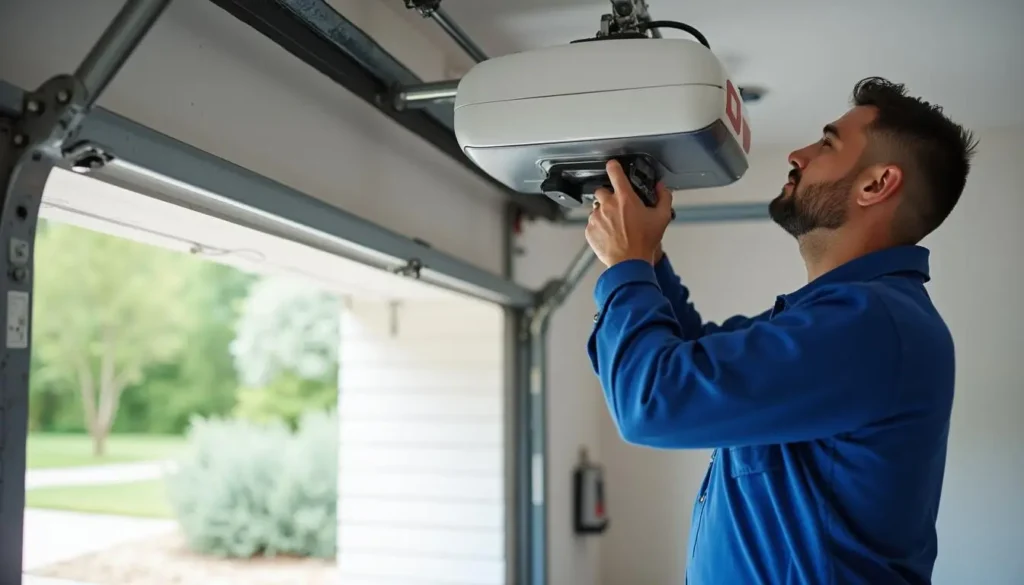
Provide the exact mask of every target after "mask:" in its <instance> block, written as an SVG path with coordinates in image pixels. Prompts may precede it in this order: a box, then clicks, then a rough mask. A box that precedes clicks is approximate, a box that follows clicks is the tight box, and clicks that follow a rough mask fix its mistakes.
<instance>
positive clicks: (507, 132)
mask: <svg viewBox="0 0 1024 585" xmlns="http://www.w3.org/2000/svg"><path fill="white" fill-rule="evenodd" d="M454 113H455V118H454V121H455V134H456V137H457V139H458V142H459V144H460V146H461V147H462V149H463V151H464V152H465V153H466V155H467V156H468V157H469V158H470V159H471V160H473V161H474V162H475V163H476V164H477V165H478V166H479V167H480V168H481V169H483V170H484V171H485V172H487V173H488V174H489V175H491V176H493V177H494V178H495V179H497V180H498V181H500V182H501V183H503V184H505V185H507V186H508V187H509V188H511V189H513V190H515V191H518V192H522V193H544V194H546V195H548V196H549V197H551V198H552V199H554V200H556V201H558V202H559V203H561V204H563V205H564V206H566V207H576V206H580V205H583V204H587V203H588V202H589V200H590V199H591V198H592V194H593V192H594V190H596V188H597V187H599V186H601V185H607V184H608V181H607V175H606V173H605V170H604V169H605V163H606V162H607V161H608V160H609V159H611V158H617V159H620V160H623V161H624V162H625V163H626V164H627V165H628V169H629V171H630V172H631V173H639V174H641V175H643V174H648V175H652V176H651V177H650V180H651V181H657V180H662V181H664V182H665V184H666V186H667V187H669V188H670V189H672V190H684V189H695V188H707V187H718V186H722V185H727V184H729V183H732V182H734V181H736V180H738V179H739V178H740V177H742V176H743V174H744V173H745V172H746V170H747V155H748V154H749V152H750V126H749V124H748V123H747V117H746V113H745V112H744V108H743V101H742V99H741V97H740V92H739V90H738V88H737V87H736V86H735V84H733V82H732V81H731V80H730V78H729V75H728V73H727V72H726V70H725V68H724V67H723V65H722V64H721V63H720V62H719V60H718V58H717V57H715V55H714V54H713V53H712V52H711V50H710V49H708V48H707V47H706V46H705V45H704V44H701V43H698V42H694V41H691V40H688V39H676V38H671V39H669V38H648V37H646V36H643V35H635V36H634V35H622V36H605V37H598V38H595V39H586V40H582V41H577V42H573V43H570V44H568V45H560V46H553V47H548V48H543V49H539V50H531V51H525V52H521V53H515V54H510V55H506V56H502V57H496V58H492V59H489V60H487V61H483V62H481V63H479V64H477V65H475V66H474V67H473V68H472V69H471V70H470V71H469V72H468V73H467V74H466V75H465V76H464V77H463V78H462V80H461V81H460V82H459V86H458V90H457V92H456V97H455V110H454ZM636 184H637V182H636V181H634V185H636ZM641 196H642V195H641Z"/></svg>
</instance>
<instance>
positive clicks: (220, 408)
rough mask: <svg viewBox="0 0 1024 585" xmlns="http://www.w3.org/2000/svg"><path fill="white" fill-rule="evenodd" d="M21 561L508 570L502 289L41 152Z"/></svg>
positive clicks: (204, 574)
mask: <svg viewBox="0 0 1024 585" xmlns="http://www.w3.org/2000/svg"><path fill="white" fill-rule="evenodd" d="M41 215H42V218H43V220H42V221H41V223H40V229H39V231H38V234H37V259H36V265H37V269H36V272H37V277H36V278H37V281H36V284H35V286H36V295H37V296H36V298H37V301H36V304H35V306H34V310H35V316H34V321H35V333H34V339H33V343H34V351H33V364H32V368H33V369H32V377H31V395H30V396H31V399H30V406H29V408H30V429H31V431H30V437H29V441H28V467H29V469H28V472H27V474H26V490H27V492H26V519H25V551H24V559H25V573H26V575H25V582H26V583H32V582H33V580H39V581H40V582H45V581H42V580H44V579H53V578H56V579H64V580H69V581H72V582H79V583H97V584H107V585H143V584H146V585H148V584H150V583H167V582H177V583H182V584H188V583H203V584H205V583H209V582H213V581H215V582H218V583H246V584H264V583H266V584H276V583H289V584H291V583H296V582H302V583H321V582H322V583H328V582H330V583H336V582H339V581H340V582H344V583H371V582H372V583H378V582H381V583H397V582H402V583H413V584H414V583H434V582H452V583H467V584H480V585H484V584H498V583H504V582H505V581H506V560H505V559H506V554H505V551H506V546H507V544H506V543H507V541H508V538H507V534H508V532H509V529H510V527H509V526H508V525H507V522H506V509H507V505H506V502H507V499H508V495H507V493H506V492H507V490H506V489H505V488H506V478H508V477H509V472H508V469H509V466H508V463H507V460H508V458H507V456H506V440H505V436H506V430H507V423H506V418H507V412H508V411H509V409H508V408H507V397H506V393H505V390H504V388H505V383H504V374H503V367H504V365H505V361H504V360H505V357H504V356H505V355H506V352H505V348H504V343H505V337H506V336H505V331H504V323H505V321H504V313H503V310H502V308H501V307H500V306H497V305H494V304H491V303H488V302H485V301H480V300H477V299H473V298H469V297H465V296H461V295H458V294H457V293H453V292H450V291H447V290H442V289H440V288H437V287H432V286H429V285H426V284H423V283H419V282H416V281H413V280H409V279H407V278H403V277H400V276H396V275H392V274H388V273H386V272H383V271H380V270H377V269H372V268H369V267H367V266H364V265H362V264H359V263H357V262H354V261H350V260H346V259H343V258H340V257H338V256H334V255H331V254H327V253H324V252H321V251H319V250H316V249H313V248H311V247H308V246H305V245H302V244H298V243H295V242H293V241H289V240H286V239H283V238H279V237H276V236H272V235H268V234H266V233H263V232H260V231H257V230H253V229H250V228H246V227H243V226H240V225H237V224H234V223H231V222H228V221H224V220H222V219H218V218H214V217H211V216H208V215H204V214H201V213H199V212H196V211H193V210H190V209H187V208H185V207H181V206H178V205H174V204H171V203H167V202H163V201H159V200H156V199H153V198H150V197H146V196H143V195H140V194H138V193H135V192H132V191H129V190H126V189H122V188H120V187H115V186H113V185H110V184H107V183H104V182H101V181H97V180H94V179H91V178H88V177H85V176H81V175H76V174H73V173H69V172H66V171H62V170H55V171H54V172H53V175H52V176H51V178H50V180H49V182H48V184H47V188H46V191H45V194H44V201H43V209H42V212H41Z"/></svg>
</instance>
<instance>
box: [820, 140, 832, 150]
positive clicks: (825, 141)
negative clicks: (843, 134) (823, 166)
mask: <svg viewBox="0 0 1024 585" xmlns="http://www.w3.org/2000/svg"><path fill="white" fill-rule="evenodd" d="M821 145H822V146H827V147H829V148H831V147H832V141H831V140H829V139H828V138H822V139H821Z"/></svg>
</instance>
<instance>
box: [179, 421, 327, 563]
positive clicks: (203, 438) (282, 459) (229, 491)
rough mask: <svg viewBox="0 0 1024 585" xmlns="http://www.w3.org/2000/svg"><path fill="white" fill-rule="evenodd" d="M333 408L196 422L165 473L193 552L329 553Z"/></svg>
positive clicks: (229, 554) (231, 554) (239, 554)
mask: <svg viewBox="0 0 1024 585" xmlns="http://www.w3.org/2000/svg"><path fill="white" fill-rule="evenodd" d="M337 430H338V429H337V413H336V411H333V410H332V411H326V412H316V411H315V412H309V413H306V414H304V415H303V416H302V417H301V419H300V421H299V424H298V427H297V429H296V431H295V432H291V431H290V430H289V428H288V426H287V425H285V424H284V423H282V422H274V423H262V424H261V423H256V422H252V421H247V420H221V419H195V420H193V422H192V425H191V427H190V429H189V433H188V439H189V444H190V449H189V452H188V454H187V455H186V457H185V458H184V459H183V460H182V461H181V462H180V463H179V466H178V469H177V470H176V471H175V472H174V474H173V475H171V476H169V477H168V478H167V491H168V497H169V499H170V503H171V507H172V509H173V510H174V512H175V514H176V516H177V518H178V522H179V523H180V525H181V528H182V530H183V532H184V533H185V537H186V539H187V540H188V543H189V545H190V546H191V547H192V549H193V550H195V551H196V552H200V553H204V554H211V555H217V556H224V557H242V558H248V557H253V556H258V555H265V556H275V555H288V556H303V557H320V558H334V556H335V543H336V539H337V511H336V510H337V477H338V450H337V445H338V434H337Z"/></svg>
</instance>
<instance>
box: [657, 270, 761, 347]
mask: <svg viewBox="0 0 1024 585" xmlns="http://www.w3.org/2000/svg"><path fill="white" fill-rule="evenodd" d="M654 275H655V277H656V279H657V281H658V286H659V287H661V292H662V293H663V294H664V295H665V298H667V299H668V301H669V304H670V305H671V306H672V312H673V313H674V314H675V316H676V319H678V320H679V326H680V327H681V329H682V336H683V338H684V339H686V340H693V339H698V338H700V337H702V336H704V335H707V334H709V333H715V332H718V331H732V330H735V329H739V328H741V327H746V326H748V325H749V324H750V323H752V322H753V321H755V320H760V319H764V318H766V317H767V316H768V313H769V312H770V311H766V312H764V313H762V314H760V315H757V316H755V317H747V316H745V315H736V316H734V317H730V318H728V319H726V320H724V321H722V323H721V324H719V323H714V322H712V321H708V322H704V320H703V318H702V317H701V315H700V312H698V311H697V308H696V307H694V305H693V302H692V301H690V290H689V289H688V288H686V286H685V285H684V284H683V281H682V279H680V278H679V275H678V274H676V271H675V269H674V268H673V267H672V262H671V261H670V260H669V258H668V254H663V255H662V257H661V260H659V261H658V263H657V264H655V265H654Z"/></svg>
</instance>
